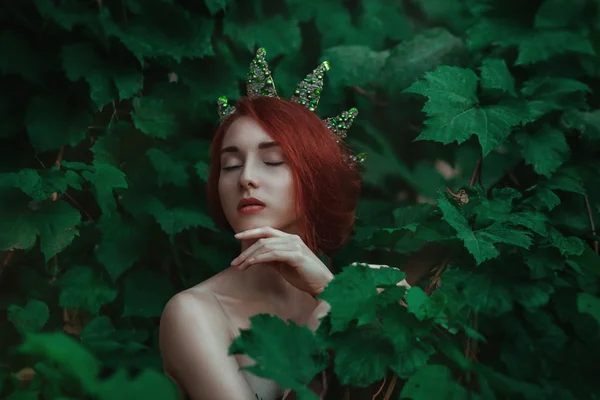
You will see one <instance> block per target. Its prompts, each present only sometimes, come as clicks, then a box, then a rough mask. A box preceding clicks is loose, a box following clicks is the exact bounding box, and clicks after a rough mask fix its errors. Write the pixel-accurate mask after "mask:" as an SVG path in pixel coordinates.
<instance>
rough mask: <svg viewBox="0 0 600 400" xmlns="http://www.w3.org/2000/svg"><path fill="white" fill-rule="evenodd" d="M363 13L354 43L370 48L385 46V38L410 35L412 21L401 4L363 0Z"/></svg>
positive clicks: (401, 37)
mask: <svg viewBox="0 0 600 400" xmlns="http://www.w3.org/2000/svg"><path fill="white" fill-rule="evenodd" d="M362 8H363V13H362V14H361V15H360V19H359V21H358V28H357V34H356V35H355V36H354V38H353V39H354V40H353V41H354V42H355V43H361V44H365V45H369V46H371V47H372V48H381V47H383V46H385V44H386V39H390V40H394V41H400V40H406V39H409V38H410V37H411V33H412V30H413V26H412V21H411V20H410V18H408V16H407V15H406V13H405V11H404V7H403V4H402V3H400V2H398V3H389V4H385V3H382V2H381V1H379V0H363V1H362Z"/></svg>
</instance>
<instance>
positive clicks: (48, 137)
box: [25, 94, 92, 152]
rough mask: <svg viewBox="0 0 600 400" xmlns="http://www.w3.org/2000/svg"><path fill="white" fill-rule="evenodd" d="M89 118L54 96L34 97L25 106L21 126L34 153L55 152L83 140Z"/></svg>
mask: <svg viewBox="0 0 600 400" xmlns="http://www.w3.org/2000/svg"><path fill="white" fill-rule="evenodd" d="M91 124H92V115H91V114H90V113H88V112H87V111H84V110H81V109H77V108H76V107H71V106H69V104H68V101H67V100H66V99H64V98H62V97H61V96H60V95H58V94H43V95H38V96H35V97H33V98H32V99H31V101H30V102H29V108H28V109H27V113H26V115H25V126H26V127H27V133H28V134H29V140H30V141H31V144H32V145H33V147H34V148H35V150H36V151H38V152H45V151H50V150H57V149H59V148H60V147H61V146H64V145H68V146H76V145H77V144H79V142H81V141H82V140H83V139H84V138H85V134H86V131H87V128H88V126H90V125H91Z"/></svg>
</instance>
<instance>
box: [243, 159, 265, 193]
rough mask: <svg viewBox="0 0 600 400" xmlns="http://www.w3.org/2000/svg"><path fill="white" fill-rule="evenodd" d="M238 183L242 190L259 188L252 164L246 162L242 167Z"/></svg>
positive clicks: (256, 174) (256, 173) (256, 172)
mask: <svg viewBox="0 0 600 400" xmlns="http://www.w3.org/2000/svg"><path fill="white" fill-rule="evenodd" d="M239 183H240V188H242V189H250V188H252V189H257V188H258V187H259V186H260V184H259V183H258V171H256V168H255V167H253V166H252V162H246V164H245V165H244V166H243V167H242V173H241V174H240V182H239Z"/></svg>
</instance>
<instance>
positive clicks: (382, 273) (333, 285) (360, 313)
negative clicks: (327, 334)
mask: <svg viewBox="0 0 600 400" xmlns="http://www.w3.org/2000/svg"><path fill="white" fill-rule="evenodd" d="M404 276H405V275H404V272H402V271H400V270H398V269H396V268H379V269H374V268H369V267H364V266H361V265H354V266H348V267H346V268H344V270H343V271H342V272H340V273H339V274H337V275H336V276H335V279H334V280H333V281H331V282H330V283H329V285H328V286H327V287H326V288H325V290H324V291H323V293H322V294H321V295H319V298H322V299H323V300H325V301H326V302H327V303H329V304H330V305H331V312H330V314H331V325H332V332H338V331H342V330H344V329H345V328H346V327H347V326H348V324H350V323H351V322H352V321H354V320H357V321H358V326H361V325H366V324H369V323H371V322H373V321H374V320H375V318H376V311H377V304H378V293H377V288H378V287H381V286H383V285H395V284H396V283H398V282H400V281H401V280H402V279H404Z"/></svg>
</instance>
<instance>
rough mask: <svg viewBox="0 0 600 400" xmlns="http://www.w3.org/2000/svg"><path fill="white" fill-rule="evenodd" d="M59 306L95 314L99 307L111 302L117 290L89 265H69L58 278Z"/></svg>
mask: <svg viewBox="0 0 600 400" xmlns="http://www.w3.org/2000/svg"><path fill="white" fill-rule="evenodd" d="M58 285H59V287H60V299H59V302H60V306H61V307H64V308H73V309H77V310H84V311H88V312H90V313H92V314H97V313H98V312H99V311H100V307H102V306H103V305H105V304H108V303H110V302H112V301H113V300H114V299H116V297H117V291H116V290H115V289H113V288H112V287H111V286H109V285H108V284H107V283H106V282H105V281H104V280H103V279H102V278H100V277H98V275H97V274H96V273H95V272H94V270H93V269H92V268H90V267H84V266H77V267H71V268H70V269H69V270H68V271H67V272H65V274H64V275H63V276H62V277H61V278H60V280H59V283H58Z"/></svg>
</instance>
